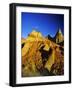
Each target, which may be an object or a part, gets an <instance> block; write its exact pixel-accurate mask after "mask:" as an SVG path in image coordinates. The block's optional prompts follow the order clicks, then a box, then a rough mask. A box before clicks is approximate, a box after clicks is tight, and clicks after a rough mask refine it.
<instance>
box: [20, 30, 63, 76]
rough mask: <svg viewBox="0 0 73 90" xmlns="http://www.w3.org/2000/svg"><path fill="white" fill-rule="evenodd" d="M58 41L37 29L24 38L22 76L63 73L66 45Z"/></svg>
mask: <svg viewBox="0 0 73 90" xmlns="http://www.w3.org/2000/svg"><path fill="white" fill-rule="evenodd" d="M59 33H60V32H59ZM60 34H61V33H60ZM59 37H62V35H61V36H59ZM56 38H58V36H57V37H56ZM60 41H62V40H60ZM63 41H64V39H63ZM57 43H58V41H57ZM57 43H55V42H53V41H52V40H50V39H48V38H46V37H43V35H42V34H41V33H40V32H37V31H35V30H33V31H32V32H31V33H30V34H29V35H28V37H27V38H26V39H24V38H22V40H21V44H22V45H21V56H22V77H30V76H31V77H32V76H53V75H63V74H64V46H61V45H59V44H57Z"/></svg>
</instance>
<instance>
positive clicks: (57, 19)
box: [21, 12, 64, 38]
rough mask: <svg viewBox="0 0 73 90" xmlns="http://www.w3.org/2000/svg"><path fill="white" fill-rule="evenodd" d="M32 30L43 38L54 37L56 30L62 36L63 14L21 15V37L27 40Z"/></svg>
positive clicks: (24, 13)
mask: <svg viewBox="0 0 73 90" xmlns="http://www.w3.org/2000/svg"><path fill="white" fill-rule="evenodd" d="M33 28H35V29H36V31H39V32H41V33H42V35H43V36H44V37H45V36H47V35H50V36H51V37H54V36H55V34H56V32H57V31H58V28H61V30H62V33H63V34H64V15H63V14H44V13H26V12H22V13H21V30H22V32H21V35H22V37H23V38H27V36H28V34H29V33H31V32H32V30H33Z"/></svg>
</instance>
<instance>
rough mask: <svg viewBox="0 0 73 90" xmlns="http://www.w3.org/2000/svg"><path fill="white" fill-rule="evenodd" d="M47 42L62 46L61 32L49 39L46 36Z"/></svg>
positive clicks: (62, 37)
mask: <svg viewBox="0 0 73 90" xmlns="http://www.w3.org/2000/svg"><path fill="white" fill-rule="evenodd" d="M46 38H48V39H49V40H51V41H53V42H55V43H57V44H59V45H61V46H63V45H64V36H63V34H62V32H61V29H59V30H58V31H57V33H56V35H55V36H54V37H51V36H50V35H48V36H46Z"/></svg>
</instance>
